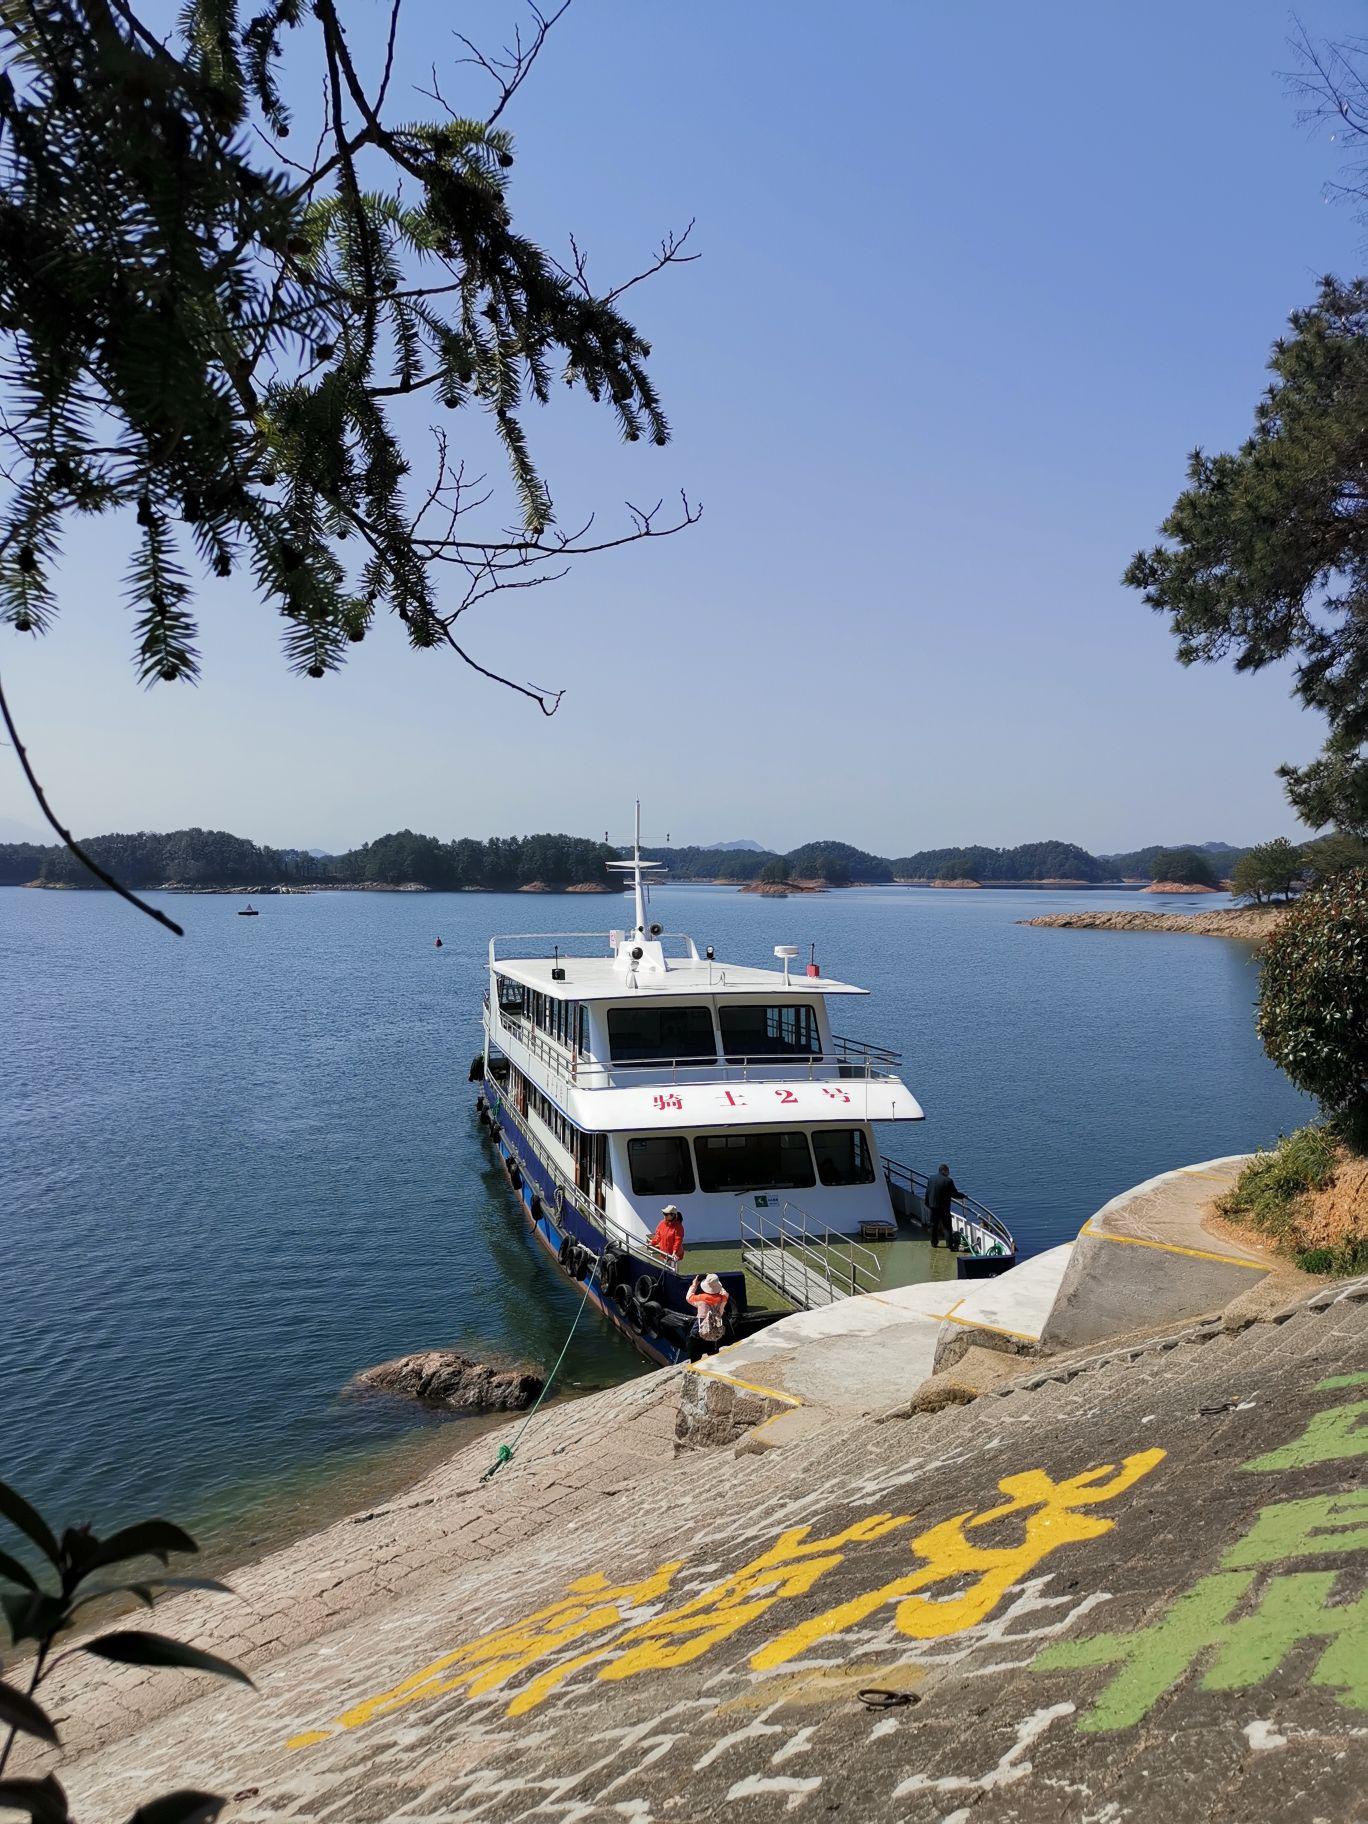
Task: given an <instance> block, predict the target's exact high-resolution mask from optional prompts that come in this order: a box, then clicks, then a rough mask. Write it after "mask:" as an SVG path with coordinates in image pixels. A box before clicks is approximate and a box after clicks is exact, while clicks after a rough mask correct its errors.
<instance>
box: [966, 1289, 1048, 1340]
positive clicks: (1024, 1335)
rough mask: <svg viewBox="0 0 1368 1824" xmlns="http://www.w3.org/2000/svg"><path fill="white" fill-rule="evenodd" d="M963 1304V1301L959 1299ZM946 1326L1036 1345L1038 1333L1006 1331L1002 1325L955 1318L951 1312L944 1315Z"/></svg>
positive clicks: (1038, 1338)
mask: <svg viewBox="0 0 1368 1824" xmlns="http://www.w3.org/2000/svg"><path fill="white" fill-rule="evenodd" d="M960 1303H961V1304H963V1303H964V1300H963V1299H961V1300H960ZM945 1322H946V1323H947V1324H963V1325H964V1328H965V1329H966V1330H987V1331H988V1332H989V1333H990V1335H992V1336H1013V1337H1015V1338H1016V1340H1017V1341H1018V1342H1019V1343H1038V1342H1039V1341H1040V1332H1039V1331H1038V1330H1037V1331H1034V1332H1032V1331H1030V1330H1008V1329H1007V1328H1006V1326H1005V1325H1003V1324H985V1323H982V1322H981V1321H980V1320H979V1319H978V1318H976V1317H956V1316H955V1315H954V1313H953V1312H952V1311H947V1312H946V1314H945Z"/></svg>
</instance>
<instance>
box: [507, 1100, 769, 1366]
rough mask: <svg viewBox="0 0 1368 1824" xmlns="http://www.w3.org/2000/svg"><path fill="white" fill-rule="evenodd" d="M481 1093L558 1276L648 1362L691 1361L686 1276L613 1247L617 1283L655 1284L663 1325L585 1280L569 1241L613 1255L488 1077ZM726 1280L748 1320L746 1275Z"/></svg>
mask: <svg viewBox="0 0 1368 1824" xmlns="http://www.w3.org/2000/svg"><path fill="white" fill-rule="evenodd" d="M481 1088H482V1090H483V1095H482V1096H481V1098H480V1100H481V1102H483V1103H484V1104H485V1107H486V1109H487V1112H488V1118H489V1121H490V1131H491V1138H492V1140H493V1142H494V1146H495V1149H496V1150H497V1152H498V1154H499V1157H500V1158H501V1159H502V1160H503V1162H504V1168H505V1173H506V1175H507V1177H508V1181H509V1186H510V1189H512V1191H513V1192H514V1194H515V1196H516V1197H517V1199H518V1202H519V1204H520V1205H521V1207H522V1213H523V1217H524V1219H525V1221H526V1223H527V1225H528V1228H529V1229H530V1230H531V1233H532V1237H533V1239H534V1240H535V1241H536V1242H537V1243H538V1245H539V1246H540V1247H541V1248H542V1249H543V1250H544V1251H545V1253H546V1254H547V1255H549V1257H550V1258H551V1260H552V1261H553V1262H554V1263H555V1266H556V1270H557V1272H559V1273H560V1274H561V1275H562V1276H563V1277H564V1278H565V1279H566V1280H568V1281H569V1283H570V1284H571V1285H573V1286H576V1287H577V1288H578V1289H579V1290H580V1292H581V1293H582V1294H583V1295H584V1296H585V1297H586V1298H587V1300H588V1302H589V1303H590V1304H591V1305H592V1306H593V1307H594V1309H595V1310H596V1311H597V1312H598V1313H599V1315H600V1316H601V1317H603V1318H605V1319H606V1320H607V1322H608V1323H610V1324H611V1325H612V1326H613V1328H614V1329H615V1330H618V1331H620V1332H621V1333H622V1335H623V1336H625V1337H626V1338H627V1340H628V1342H630V1343H631V1344H632V1346H633V1348H634V1349H636V1350H638V1351H639V1352H640V1353H641V1354H642V1355H644V1356H645V1357H646V1359H647V1360H648V1361H651V1362H654V1363H656V1364H657V1365H660V1366H666V1367H668V1366H672V1365H674V1364H675V1363H677V1362H686V1361H688V1360H689V1359H690V1358H689V1347H688V1326H689V1324H690V1322H691V1321H692V1312H691V1310H690V1308H689V1306H688V1304H687V1302H686V1300H685V1290H686V1288H687V1286H688V1284H689V1281H688V1279H686V1278H685V1276H684V1275H683V1274H679V1273H669V1272H662V1271H661V1269H660V1268H659V1266H658V1265H656V1264H655V1263H654V1262H652V1261H649V1260H646V1259H644V1258H642V1257H639V1256H635V1255H633V1254H632V1253H631V1252H630V1250H627V1249H620V1248H619V1249H616V1250H614V1252H613V1262H612V1264H613V1273H614V1279H613V1283H614V1284H615V1285H621V1284H622V1283H623V1282H624V1281H625V1282H626V1283H628V1284H630V1285H631V1286H633V1287H635V1286H637V1285H638V1284H639V1283H640V1282H641V1281H642V1280H643V1279H645V1280H649V1281H650V1282H651V1286H652V1290H653V1297H652V1298H651V1299H650V1301H648V1302H649V1305H651V1306H658V1307H659V1308H660V1310H661V1313H662V1322H661V1324H660V1326H659V1327H651V1326H649V1325H646V1326H643V1324H642V1323H641V1322H640V1321H638V1315H637V1313H638V1310H639V1307H640V1301H636V1300H631V1299H623V1300H620V1299H618V1298H616V1297H613V1296H611V1294H610V1291H609V1289H608V1288H607V1287H605V1286H603V1285H601V1284H600V1283H599V1281H598V1279H597V1277H596V1278H595V1279H594V1282H593V1283H592V1284H590V1283H587V1281H588V1275H587V1274H586V1276H585V1278H583V1279H581V1278H580V1277H578V1276H577V1275H576V1274H575V1273H573V1272H571V1271H570V1270H569V1269H568V1268H567V1265H566V1259H565V1256H566V1252H567V1244H568V1247H569V1248H571V1249H578V1250H582V1251H583V1254H588V1255H589V1256H591V1257H592V1260H593V1262H594V1263H595V1265H596V1266H598V1267H600V1268H601V1267H602V1265H603V1262H604V1260H605V1258H606V1256H607V1250H606V1248H605V1238H604V1236H603V1234H602V1232H601V1231H600V1230H598V1229H597V1228H595V1227H594V1225H593V1224H592V1223H591V1222H590V1221H589V1220H588V1219H587V1218H586V1217H585V1216H584V1215H582V1214H581V1212H580V1211H579V1210H577V1209H576V1208H575V1207H574V1205H573V1204H572V1203H571V1202H570V1200H569V1199H568V1198H567V1197H566V1196H565V1194H564V1188H563V1186H562V1185H561V1184H560V1183H559V1181H558V1180H557V1179H556V1178H555V1176H554V1175H553V1173H552V1172H551V1171H549V1170H548V1168H547V1166H546V1164H545V1163H544V1162H543V1160H541V1159H540V1158H539V1157H538V1156H537V1154H536V1152H535V1151H534V1150H533V1148H532V1147H531V1146H529V1145H528V1144H527V1142H526V1140H525V1138H524V1136H523V1134H522V1132H521V1129H520V1126H519V1123H518V1119H517V1116H516V1114H515V1113H514V1112H513V1111H512V1110H511V1109H510V1108H509V1106H508V1104H507V1100H506V1098H505V1096H504V1093H503V1091H502V1089H501V1088H500V1086H499V1084H498V1083H496V1082H495V1081H494V1080H493V1079H492V1078H491V1077H489V1076H486V1077H485V1078H484V1079H483V1081H482V1084H481ZM477 1106H478V1105H477ZM581 1257H582V1256H581ZM720 1278H721V1280H722V1283H723V1285H724V1286H725V1287H726V1288H727V1291H728V1293H729V1294H730V1295H731V1300H732V1304H731V1309H732V1311H733V1312H735V1313H737V1314H738V1315H743V1314H744V1312H745V1308H746V1292H745V1277H744V1275H743V1274H739V1273H736V1274H732V1273H723V1274H721V1275H720ZM665 1314H668V1315H665ZM728 1340H731V1339H730V1338H729V1339H728Z"/></svg>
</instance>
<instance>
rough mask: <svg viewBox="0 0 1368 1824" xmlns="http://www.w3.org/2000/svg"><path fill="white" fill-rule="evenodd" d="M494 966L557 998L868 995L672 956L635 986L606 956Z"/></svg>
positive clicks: (818, 978) (808, 979)
mask: <svg viewBox="0 0 1368 1824" xmlns="http://www.w3.org/2000/svg"><path fill="white" fill-rule="evenodd" d="M493 968H494V970H495V972H496V973H497V974H499V975H503V976H507V977H508V979H509V980H510V981H513V982H521V983H523V985H524V986H525V987H528V988H537V989H540V991H541V992H542V993H543V994H546V995H549V996H550V997H551V998H552V1000H560V1001H594V1000H601V1001H629V1000H635V999H637V998H639V997H641V996H646V995H692V996H694V997H697V996H698V995H700V994H721V995H729V994H774V993H776V992H779V993H783V994H805V995H810V994H821V995H837V994H868V993H869V990H868V989H867V988H857V987H855V986H854V984H853V983H851V982H837V981H833V980H832V979H831V977H830V976H825V975H795V974H790V976H789V979H788V981H787V982H785V980H784V972H783V970H782V969H750V968H746V967H743V966H741V965H738V964H736V963H723V962H711V963H710V962H708V961H706V960H705V959H700V960H699V961H698V962H693V961H691V960H689V959H688V958H681V959H679V960H675V959H673V958H672V959H671V960H670V962H669V964H668V965H667V967H666V968H665V969H664V970H663V971H661V972H659V973H647V972H645V971H643V972H642V974H640V975H639V976H638V977H637V978H636V983H635V985H633V984H632V982H630V981H629V980H628V979H627V978H626V977H625V976H624V975H623V972H622V970H621V969H620V968H619V967H617V965H616V964H615V962H614V959H613V958H612V957H611V956H562V957H559V958H555V959H553V958H551V957H549V956H538V957H499V958H498V960H497V961H496V962H495V963H494V964H493ZM553 968H554V969H563V970H564V971H565V980H564V981H563V982H553V981H552V979H551V971H552V969H553Z"/></svg>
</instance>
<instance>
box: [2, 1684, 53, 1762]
mask: <svg viewBox="0 0 1368 1824" xmlns="http://www.w3.org/2000/svg"><path fill="white" fill-rule="evenodd" d="M0 1725H3V1726H4V1727H5V1728H6V1729H20V1730H22V1731H23V1733H24V1734H25V1735H36V1736H37V1737H38V1740H39V1741H40V1742H51V1743H52V1745H53V1747H54V1748H56V1747H59V1746H60V1741H59V1739H58V1735H57V1731H56V1730H55V1729H54V1728H53V1726H52V1723H51V1720H50V1719H49V1717H48V1715H47V1712H46V1711H45V1710H44V1709H42V1707H41V1706H40V1705H38V1704H35V1703H34V1701H33V1699H32V1698H31V1697H26V1696H25V1694H24V1693H23V1692H22V1691H16V1690H15V1688H14V1686H13V1685H7V1684H6V1683H5V1681H4V1680H3V1679H0Z"/></svg>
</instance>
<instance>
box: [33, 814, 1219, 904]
mask: <svg viewBox="0 0 1368 1824" xmlns="http://www.w3.org/2000/svg"><path fill="white" fill-rule="evenodd" d="M85 847H86V848H87V849H88V850H89V852H90V853H91V855H92V856H93V857H94V858H95V859H96V860H97V861H99V862H100V863H101V864H102V865H103V866H104V867H106V868H107V869H108V870H109V871H110V872H111V873H112V874H113V875H114V876H115V877H116V878H117V879H118V880H121V881H122V882H123V883H124V884H125V885H126V886H129V887H132V888H134V889H144V890H146V889H155V888H158V887H165V888H179V889H182V890H192V891H193V890H198V891H203V892H209V891H215V890H223V891H228V890H233V889H238V890H242V889H246V888H252V889H255V890H257V891H264V890H266V889H268V888H283V887H301V888H320V887H337V888H341V887H375V888H400V887H419V888H425V889H427V890H428V891H432V892H463V891H464V892H516V891H536V890H538V889H546V890H549V891H553V892H554V891H566V890H569V889H571V888H579V889H580V890H582V891H594V890H597V891H607V890H610V889H611V888H612V887H613V884H614V883H613V881H612V877H611V876H610V875H609V873H608V869H607V865H606V864H607V863H608V862H610V861H613V860H615V859H617V857H618V856H619V854H620V853H621V851H619V850H618V849H616V848H614V847H612V846H610V845H609V844H607V843H603V842H595V841H593V840H591V839H590V838H588V837H584V836H567V835H562V834H556V835H552V834H546V835H536V836H494V837H489V838H487V839H485V840H478V839H476V838H472V837H457V838H451V839H447V840H443V839H442V838H439V837H436V836H425V835H420V834H418V833H417V832H415V831H413V830H396V831H394V832H392V833H391V834H389V835H387V836H380V837H377V838H376V839H375V841H373V842H367V843H362V844H361V846H360V847H359V848H355V849H349V850H348V851H347V852H346V853H345V854H340V855H325V854H320V853H318V852H317V851H314V850H309V849H277V848H269V847H266V846H264V845H262V844H259V843H255V842H250V841H248V840H247V839H246V838H244V837H241V836H234V835H231V834H229V833H228V832H227V831H226V830H202V829H188V830H171V831H168V832H165V833H161V834H158V833H153V832H149V831H140V832H137V833H132V834H112V835H105V836H93V837H90V838H88V839H85ZM1246 852H1247V851H1245V850H1242V849H1237V848H1234V847H1231V846H1230V845H1228V844H1224V843H1209V844H1203V845H1188V846H1186V847H1180V848H1169V849H1164V848H1160V847H1154V848H1149V849H1138V850H1134V851H1131V852H1130V853H1127V854H1122V855H1093V854H1090V853H1089V852H1088V850H1086V849H1083V848H1080V847H1078V845H1077V844H1075V843H1069V842H1028V843H1022V844H1020V845H1018V846H1017V847H1015V848H1002V849H995V848H984V847H978V846H969V847H965V848H942V849H923V850H919V851H918V852H916V853H915V854H911V855H904V856H884V855H875V854H871V853H870V852H869V851H868V850H865V849H859V848H855V847H853V846H852V845H851V844H850V843H846V842H839V841H836V840H834V839H828V840H821V841H816V842H809V843H804V844H802V845H801V846H800V847H799V848H796V849H792V850H790V851H789V852H788V853H787V854H779V853H777V852H775V851H773V850H769V849H730V848H728V849H710V848H664V849H660V848H657V849H656V850H655V851H654V853H655V854H656V855H657V856H658V858H659V859H660V860H661V861H663V862H664V863H665V864H666V866H667V867H668V869H669V871H670V875H671V877H672V878H673V879H676V880H709V881H722V882H732V881H734V882H735V883H736V884H737V885H738V886H740V885H744V884H745V883H747V882H769V883H775V882H783V881H791V882H794V883H799V884H806V885H808V886H813V885H817V886H828V887H848V886H857V885H872V884H878V883H888V882H908V883H915V884H931V885H934V884H942V885H948V884H950V883H956V884H963V885H979V886H1007V885H1017V884H1021V885H1037V886H1038V885H1041V884H1045V883H1049V884H1056V885H1060V886H1077V887H1089V886H1100V885H1103V884H1107V883H1112V884H1115V883H1117V882H1121V881H1130V882H1134V883H1136V884H1144V883H1146V882H1148V881H1151V880H1164V881H1177V882H1187V883H1189V884H1191V885H1208V886H1218V885H1219V884H1220V883H1221V881H1222V880H1223V879H1224V878H1226V877H1227V876H1228V875H1229V874H1230V872H1231V870H1232V869H1233V868H1234V867H1235V865H1236V864H1237V863H1238V862H1239V860H1240V858H1241V857H1242V856H1243V855H1244V854H1245V853H1246ZM96 884H97V883H96V882H95V881H94V880H93V879H92V878H91V876H90V875H89V874H88V873H87V872H86V871H85V869H84V868H82V866H81V864H80V863H79V862H78V861H77V860H76V859H75V857H74V856H72V855H71V854H69V853H68V851H67V850H66V849H64V848H63V847H62V846H61V845H60V844H55V843H54V844H51V845H44V844H39V843H6V844H0V886H42V887H90V886H94V885H96Z"/></svg>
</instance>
